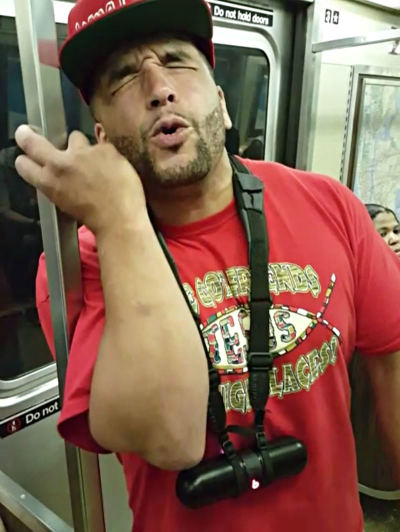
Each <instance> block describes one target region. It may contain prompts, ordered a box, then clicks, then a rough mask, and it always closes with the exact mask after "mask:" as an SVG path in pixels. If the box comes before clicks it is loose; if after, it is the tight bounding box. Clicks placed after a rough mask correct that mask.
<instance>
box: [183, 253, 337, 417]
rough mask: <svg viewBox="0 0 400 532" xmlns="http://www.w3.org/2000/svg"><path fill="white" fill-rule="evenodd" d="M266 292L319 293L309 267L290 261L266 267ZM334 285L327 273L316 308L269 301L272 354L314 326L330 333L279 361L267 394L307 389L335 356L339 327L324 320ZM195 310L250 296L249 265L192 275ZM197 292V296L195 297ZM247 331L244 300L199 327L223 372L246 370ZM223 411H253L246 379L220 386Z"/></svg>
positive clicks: (288, 348)
mask: <svg viewBox="0 0 400 532" xmlns="http://www.w3.org/2000/svg"><path fill="white" fill-rule="evenodd" d="M268 273H269V281H270V292H271V293H272V294H274V293H275V294H279V293H284V292H290V293H292V294H296V293H307V292H308V293H310V294H311V295H312V296H313V298H318V297H319V295H320V294H321V284H320V281H319V277H318V275H317V273H316V272H315V271H314V270H313V268H312V267H311V266H306V267H305V268H304V269H302V268H301V267H300V266H297V265H294V264H288V263H280V264H270V265H269V272H268ZM335 284H336V276H335V274H332V275H331V278H330V282H329V285H328V286H327V287H326V290H325V295H324V299H323V301H322V304H321V307H320V309H319V310H318V312H316V313H315V312H312V311H309V310H306V309H304V308H298V307H296V306H293V305H291V306H287V305H283V304H273V305H272V306H271V308H270V321H269V344H270V351H271V352H272V353H274V355H275V357H276V358H279V357H282V356H284V355H286V354H287V353H289V352H291V351H292V350H293V349H295V348H296V347H298V346H300V345H301V344H302V343H303V342H304V340H305V339H306V338H308V337H309V336H310V335H311V334H312V332H313V330H314V329H315V327H317V326H321V327H324V328H325V329H326V330H327V331H328V335H329V337H328V338H327V340H326V341H324V342H323V343H322V345H321V346H319V348H315V349H313V350H312V351H311V352H310V353H303V354H300V356H299V357H298V359H297V360H296V362H292V363H288V364H282V366H281V367H280V368H279V369H278V368H277V367H275V366H274V368H273V369H272V370H271V372H270V395H271V397H273V396H277V397H279V398H282V397H283V396H284V395H287V394H292V393H297V392H300V391H302V390H305V391H309V390H310V388H311V386H312V384H313V383H314V382H315V381H316V380H317V379H318V378H319V377H321V376H322V375H323V374H324V373H325V371H326V370H327V368H328V366H329V365H334V364H335V363H336V360H337V348H338V344H339V342H341V334H340V331H339V330H338V329H337V328H336V327H335V326H334V325H333V324H331V323H329V321H327V320H326V319H325V318H324V314H325V312H326V310H327V308H328V306H329V303H330V299H331V296H332V293H333V291H334V288H335ZM184 288H185V291H186V294H187V295H188V298H189V301H190V303H191V305H192V307H193V309H194V310H195V311H196V312H197V313H198V312H199V305H200V304H202V305H203V306H206V307H209V308H211V307H212V306H216V303H221V302H222V301H223V300H224V299H228V298H232V297H239V296H244V295H245V296H248V294H249V291H250V275H249V271H248V269H247V268H243V267H240V268H239V267H237V268H229V269H228V270H227V271H226V272H225V275H224V272H222V271H220V272H208V273H207V274H206V275H205V277H204V280H201V279H199V278H196V280H195V290H193V288H192V287H191V286H190V285H188V284H185V285H184ZM196 296H197V297H196ZM249 331H250V313H249V307H248V304H243V305H242V306H235V307H229V308H226V309H224V310H223V311H222V312H217V313H216V314H214V315H212V316H211V317H210V318H209V319H208V320H207V321H206V322H205V323H203V325H202V333H203V336H204V339H205V342H206V345H207V346H208V348H209V354H210V357H211V360H212V362H213V365H214V367H215V368H217V369H218V371H219V373H220V374H222V375H235V374H242V375H243V376H244V374H246V373H248V367H247V352H248V351H247V350H248V335H249ZM220 391H221V393H222V395H223V398H224V402H225V407H226V409H227V411H229V410H231V409H233V410H237V411H240V412H242V413H245V412H247V411H249V410H250V409H251V407H250V404H249V400H248V379H247V378H246V379H235V380H234V381H232V382H231V381H229V380H228V381H227V382H224V383H222V384H221V386H220Z"/></svg>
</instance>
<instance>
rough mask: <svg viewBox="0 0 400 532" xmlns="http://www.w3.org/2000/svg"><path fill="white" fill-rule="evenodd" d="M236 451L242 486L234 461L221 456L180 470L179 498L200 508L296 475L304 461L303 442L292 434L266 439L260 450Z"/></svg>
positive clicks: (189, 505)
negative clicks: (268, 440) (244, 480)
mask: <svg viewBox="0 0 400 532" xmlns="http://www.w3.org/2000/svg"><path fill="white" fill-rule="evenodd" d="M237 454H238V457H239V459H240V467H241V468H242V469H243V470H244V472H245V473H246V476H247V485H246V487H245V488H244V489H242V488H241V487H240V486H239V485H238V482H237V479H236V474H235V470H234V466H233V464H232V463H231V462H230V461H229V460H228V458H227V457H226V456H225V455H221V456H219V457H217V458H213V459H210V460H204V461H203V462H200V464H198V465H197V466H195V467H192V468H191V469H187V470H185V471H181V472H180V473H179V475H178V479H177V482H176V493H177V496H178V498H179V500H180V501H181V502H182V503H183V504H184V505H185V506H187V507H188V508H201V507H202V506H206V505H209V504H213V503H215V502H218V501H221V500H223V499H227V498H229V497H238V496H239V495H241V493H244V491H248V490H250V489H258V488H261V487H264V486H267V485H268V484H271V483H272V482H273V481H274V480H275V479H278V478H282V477H288V476H291V475H296V474H298V473H300V472H301V471H302V470H303V469H304V467H305V465H306V463H307V450H306V448H305V446H304V444H303V443H302V442H301V441H300V440H298V439H296V438H293V437H291V436H286V437H283V438H279V439H277V440H275V441H272V442H269V443H268V444H267V447H266V449H265V450H264V451H263V452H261V451H259V450H251V449H245V450H243V451H240V452H238V453H237ZM264 457H265V458H264ZM265 460H268V461H269V463H268V464H266V463H265Z"/></svg>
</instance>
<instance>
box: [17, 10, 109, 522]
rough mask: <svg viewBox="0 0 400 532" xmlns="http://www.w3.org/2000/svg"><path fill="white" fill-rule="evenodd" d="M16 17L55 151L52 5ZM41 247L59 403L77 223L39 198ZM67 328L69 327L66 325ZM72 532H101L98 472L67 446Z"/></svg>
mask: <svg viewBox="0 0 400 532" xmlns="http://www.w3.org/2000/svg"><path fill="white" fill-rule="evenodd" d="M15 16H16V17H15V18H16V25H17V34H18V46H19V52H20V59H21V69H22V77H23V83H24V92H25V101H26V108H27V115H28V122H29V124H30V125H32V126H35V127H37V128H38V129H39V130H40V131H41V132H42V134H43V135H44V136H45V137H46V138H47V139H49V140H50V141H51V142H52V143H53V144H54V145H55V146H57V147H58V148H63V147H64V146H65V145H66V140H67V128H66V123H65V113H64V106H63V99H62V91H61V82H60V73H59V70H58V67H57V65H58V56H57V34H56V26H55V22H54V11H53V2H52V0H15ZM38 203H39V212H40V222H41V227H42V237H43V246H44V251H45V255H46V267H47V276H48V282H49V293H50V302H51V314H52V324H53V331H54V344H55V352H56V362H57V372H58V380H59V390H60V396H61V399H62V397H63V394H64V384H65V371H66V367H67V361H68V350H69V338H70V336H71V334H72V332H73V330H72V329H73V325H74V324H75V320H76V319H77V317H78V316H71V314H68V315H69V316H70V319H69V320H68V319H67V308H68V307H69V304H70V303H71V302H72V300H74V301H75V305H74V307H75V308H76V306H77V305H76V301H77V300H78V301H82V287H81V270H80V260H79V246H78V238H77V228H76V223H75V222H74V221H73V220H71V219H69V218H68V217H66V216H65V215H63V214H62V213H60V212H58V211H57V209H56V208H55V206H54V205H53V204H52V203H51V202H49V201H48V200H47V199H46V198H45V197H44V196H43V195H42V194H40V193H38ZM68 323H69V324H70V325H68ZM66 460H67V469H68V476H69V485H70V493H71V505H72V514H73V520H74V530H75V531H77V532H81V531H82V532H86V531H90V532H92V531H93V532H94V531H96V532H102V531H104V530H105V524H104V511H103V501H102V493H101V482H100V469H99V462H98V457H97V455H95V454H92V453H87V452H84V451H80V450H79V449H77V448H76V447H74V446H72V445H69V444H66Z"/></svg>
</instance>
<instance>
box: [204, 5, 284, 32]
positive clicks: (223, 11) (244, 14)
mask: <svg viewBox="0 0 400 532" xmlns="http://www.w3.org/2000/svg"><path fill="white" fill-rule="evenodd" d="M208 3H209V4H210V7H211V12H212V16H213V18H214V19H216V20H224V21H227V22H241V23H244V24H252V25H253V26H258V27H260V26H261V27H263V28H271V27H272V25H273V21H274V13H273V10H272V9H258V8H255V7H247V6H244V5H241V4H232V3H231V2H214V1H209V2H208Z"/></svg>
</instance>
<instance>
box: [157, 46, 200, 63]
mask: <svg viewBox="0 0 400 532" xmlns="http://www.w3.org/2000/svg"><path fill="white" fill-rule="evenodd" d="M162 59H163V61H164V62H165V63H168V62H170V61H171V62H172V61H185V60H189V61H193V57H192V56H191V55H190V54H189V53H187V52H186V51H185V50H182V49H181V48H172V49H170V50H166V51H165V52H164V53H163V56H162Z"/></svg>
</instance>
